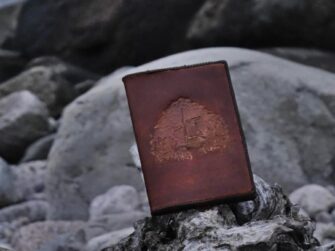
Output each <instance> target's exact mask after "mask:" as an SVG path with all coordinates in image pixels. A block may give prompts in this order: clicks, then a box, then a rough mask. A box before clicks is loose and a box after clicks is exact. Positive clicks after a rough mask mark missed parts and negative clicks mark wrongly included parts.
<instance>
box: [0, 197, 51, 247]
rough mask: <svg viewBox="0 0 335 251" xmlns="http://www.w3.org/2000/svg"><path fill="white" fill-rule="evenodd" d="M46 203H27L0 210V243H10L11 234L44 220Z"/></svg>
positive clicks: (46, 208)
mask: <svg viewBox="0 0 335 251" xmlns="http://www.w3.org/2000/svg"><path fill="white" fill-rule="evenodd" d="M47 210H48V203H47V202H44V201H28V202H24V203H20V204H16V205H12V206H9V207H6V208H3V209H1V210H0V242H4V243H8V244H9V243H11V238H12V236H13V233H14V232H15V231H16V230H18V229H19V228H20V227H22V226H24V225H27V224H30V223H32V222H37V221H43V220H45V219H46V215H47Z"/></svg>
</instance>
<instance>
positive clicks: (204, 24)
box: [186, 0, 335, 49]
mask: <svg viewBox="0 0 335 251" xmlns="http://www.w3.org/2000/svg"><path fill="white" fill-rule="evenodd" d="M334 11H335V3H334V1H332V0H320V1H314V0H305V1H300V0H283V1H277V0H250V1H243V0H226V1H220V0H207V1H206V2H205V3H204V5H203V6H202V7H201V8H200V9H199V11H198V12H197V13H196V14H195V15H194V17H193V20H191V21H190V26H189V29H188V31H187V34H186V37H187V39H188V41H189V42H190V43H192V45H193V46H213V45H221V46H222V45H235V46H247V47H250V46H255V47H261V46H271V45H272V46H273V45H278V44H280V45H285V46H288V45H289V46H306V47H322V48H328V49H334V42H335V18H334V15H333V13H334ZM321 24H322V25H321Z"/></svg>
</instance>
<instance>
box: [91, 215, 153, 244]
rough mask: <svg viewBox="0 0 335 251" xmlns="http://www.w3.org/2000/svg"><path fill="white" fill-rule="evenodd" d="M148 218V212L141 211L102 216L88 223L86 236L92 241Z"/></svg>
mask: <svg viewBox="0 0 335 251" xmlns="http://www.w3.org/2000/svg"><path fill="white" fill-rule="evenodd" d="M146 216H148V213H147V212H143V211H139V210H137V211H130V212H125V213H114V214H109V215H105V216H101V217H98V218H95V219H92V220H90V221H89V222H88V226H87V229H86V236H87V238H88V239H91V238H93V237H96V236H99V235H102V234H105V233H108V232H112V231H117V230H120V229H123V228H128V227H131V226H133V225H134V223H135V222H136V221H138V220H141V219H143V218H145V217H146Z"/></svg>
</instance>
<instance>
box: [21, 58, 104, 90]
mask: <svg viewBox="0 0 335 251" xmlns="http://www.w3.org/2000/svg"><path fill="white" fill-rule="evenodd" d="M38 66H44V67H47V68H48V69H50V70H52V72H53V73H54V74H57V75H59V76H61V77H62V78H63V79H65V80H66V81H68V82H69V83H71V84H72V85H76V84H78V83H80V82H83V81H86V80H97V79H99V78H100V76H99V75H97V74H96V73H93V72H90V71H88V70H86V69H82V68H80V67H78V66H76V65H73V64H70V63H68V62H65V61H63V60H61V59H60V58H57V57H52V56H43V57H38V58H34V59H33V60H31V61H30V62H29V63H28V65H27V69H30V68H35V67H38Z"/></svg>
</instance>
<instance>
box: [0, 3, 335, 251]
mask: <svg viewBox="0 0 335 251" xmlns="http://www.w3.org/2000/svg"><path fill="white" fill-rule="evenodd" d="M125 2H126V1H111V0H97V1H94V2H92V1H88V0H87V1H86V0H85V1H82V2H81V3H80V4H78V1H75V0H66V1H65V0H58V1H55V0H53V1H51V0H43V1H42V0H27V1H15V0H12V1H6V4H3V5H0V23H1V25H0V30H1V34H2V35H1V36H0V43H1V48H2V49H1V50H0V250H2V249H4V250H16V251H83V250H84V251H102V250H105V251H111V250H227V251H228V250H229V251H230V250H231V251H235V250H238V251H240V250H243V251H248V250H261V251H262V250H292V251H293V250H310V251H312V250H316V251H327V250H335V151H334V149H335V54H334V52H330V51H328V50H332V49H335V48H333V44H334V42H335V41H334V40H335V37H334V36H333V34H335V30H334V27H335V26H334V24H335V18H331V14H332V13H334V11H335V4H334V3H332V2H331V1H330V0H329V1H327V0H323V1H318V3H317V4H316V3H315V2H313V1H311V0H308V1H305V2H304V4H302V3H301V2H299V1H282V2H281V3H278V1H275V0H271V1H250V2H252V3H253V4H251V3H248V4H246V3H243V1H237V0H235V1H222V3H221V1H213V0H197V1H173V0H169V1H164V3H163V2H160V1H156V2H155V3H149V1H146V0H143V1H142V2H141V1H130V3H129V4H128V5H126V4H125ZM223 2H224V3H223ZM106 6H108V7H106ZM135 10H136V11H135ZM172 10H173V11H172ZM236 10H239V11H240V12H241V13H244V15H239V16H234V15H232V14H231V13H233V11H236ZM246 10H249V12H247V11H246ZM274 10H276V12H275V11H274ZM292 11H295V13H298V14H299V15H298V16H297V17H296V16H294V15H293V16H292ZM308 11H309V14H308V15H307V14H306V13H307V12H308ZM129 13H132V14H133V15H129ZM278 13H279V14H278ZM321 14H322V15H321ZM296 15H297V14H296ZM125 17H127V18H125ZM298 17H299V18H298ZM310 17H314V20H315V21H310ZM250 18H251V19H252V20H253V22H252V23H251V24H249V22H248V20H249V19H250ZM288 19H289V20H291V21H292V20H293V21H294V22H293V21H292V22H291V23H289V22H288V21H287V20H288ZM1 20H5V21H1ZM326 21H327V22H328V23H327V25H324V26H322V27H321V28H320V27H319V28H316V27H318V26H317V24H320V23H322V24H325V23H326ZM231 22H234V23H235V26H230V25H227V23H228V24H230V23H231ZM302 24H304V29H301V26H303V25H302ZM134 27H140V28H138V29H137V28H134ZM167 30H170V33H169V34H167V32H166V31H167ZM222 30H224V32H221V31H222ZM273 30H276V32H273ZM306 30H308V31H310V32H308V33H306ZM171 34H173V35H171ZM241 34H242V35H241ZM292 34H294V36H292ZM325 34H327V36H326V35H325ZM325 36H326V37H325ZM264 37H266V38H267V39H263V38H264ZM248 39H249V40H248ZM227 45H229V46H231V45H234V46H248V47H253V48H249V49H242V48H237V47H226V46H227ZM285 45H290V46H291V47H290V48H288V47H283V46H285ZM210 46H215V47H212V48H210ZM310 46H313V48H309V47H310ZM198 47H208V48H201V49H198ZM181 51H184V52H181ZM151 60H154V61H151ZM217 60H226V61H227V62H228V65H229V68H230V74H231V78H232V84H233V87H234V91H235V94H236V99H237V104H238V107H239V112H240V115H241V120H242V126H243V130H244V133H245V137H246V141H247V146H248V151H249V155H250V161H251V166H252V170H253V172H254V174H255V181H256V182H255V183H256V189H257V197H256V199H255V200H253V201H248V202H241V203H235V204H222V205H219V206H215V207H209V208H201V209H192V210H188V211H183V212H180V213H176V214H170V215H166V216H160V217H151V216H150V211H149V205H148V199H147V195H146V191H145V187H144V183H143V179H142V175H141V173H140V163H139V159H138V155H137V153H136V145H135V144H134V142H135V139H134V135H133V129H132V125H131V120H130V116H129V111H128V104H127V99H126V95H125V91H124V87H123V83H122V81H121V78H122V77H123V76H124V75H126V74H129V73H134V72H138V71H145V70H152V69H158V68H164V67H171V66H181V65H187V64H196V63H202V62H209V61H217ZM148 61H151V62H148ZM146 62H148V63H146ZM131 65H137V66H131ZM143 102H146V101H145V100H144V101H143ZM134 224H135V225H134Z"/></svg>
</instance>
